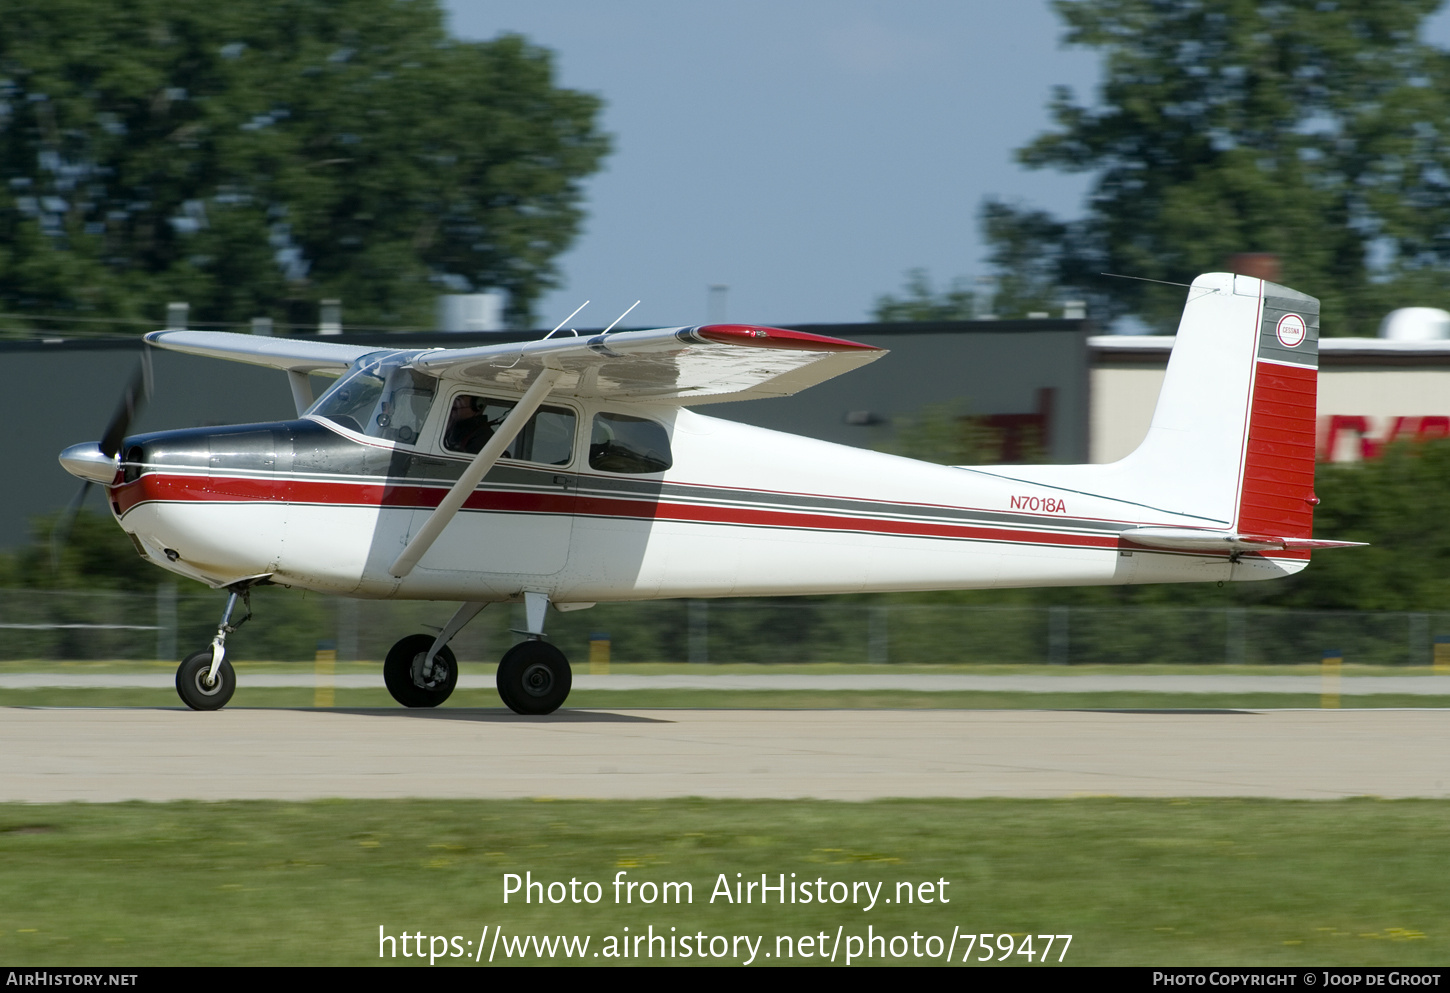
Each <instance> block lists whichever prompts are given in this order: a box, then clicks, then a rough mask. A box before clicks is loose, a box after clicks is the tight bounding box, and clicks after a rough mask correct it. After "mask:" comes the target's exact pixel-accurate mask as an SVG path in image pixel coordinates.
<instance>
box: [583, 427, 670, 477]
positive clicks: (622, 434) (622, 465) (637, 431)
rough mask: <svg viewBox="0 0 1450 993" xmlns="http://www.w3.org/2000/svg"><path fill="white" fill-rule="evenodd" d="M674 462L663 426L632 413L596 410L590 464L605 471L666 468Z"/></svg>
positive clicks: (668, 439) (643, 470)
mask: <svg viewBox="0 0 1450 993" xmlns="http://www.w3.org/2000/svg"><path fill="white" fill-rule="evenodd" d="M673 464H674V460H673V457H672V455H671V453H670V436H669V433H668V432H667V431H665V429H664V426H663V425H662V424H659V423H657V422H655V421H651V420H647V419H645V418H643V417H631V416H630V415H629V414H607V413H604V414H595V415H594V430H593V432H592V434H591V435H590V436H589V467H590V468H591V469H600V470H603V471H604V472H629V473H639V472H664V471H665V470H666V469H668V468H669V467H670V466H671V465H673Z"/></svg>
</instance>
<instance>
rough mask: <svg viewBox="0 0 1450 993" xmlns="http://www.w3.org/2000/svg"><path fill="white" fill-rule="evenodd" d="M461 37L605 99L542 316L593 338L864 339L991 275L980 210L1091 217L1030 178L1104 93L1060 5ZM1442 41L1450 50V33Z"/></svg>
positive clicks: (570, 0) (586, 24)
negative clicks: (923, 296)
mask: <svg viewBox="0 0 1450 993" xmlns="http://www.w3.org/2000/svg"><path fill="white" fill-rule="evenodd" d="M445 7H446V9H447V10H448V11H449V12H450V15H451V21H450V23H451V27H452V29H453V32H454V33H455V34H456V35H458V36H460V37H464V38H469V39H485V38H492V37H495V36H497V35H498V34H500V33H504V32H515V33H519V34H522V35H524V36H526V37H527V38H528V39H529V40H530V41H532V42H534V43H535V44H538V45H542V46H544V47H545V48H548V49H551V50H552V51H553V52H554V53H555V55H556V59H557V62H556V70H557V75H558V80H559V82H560V83H561V84H562V85H565V86H569V87H572V88H575V89H581V90H586V91H589V92H592V93H596V94H598V95H600V96H601V97H603V98H604V100H605V102H606V108H605V111H604V115H603V125H604V128H605V130H607V131H608V132H610V133H611V134H612V135H613V136H614V142H615V151H614V153H613V154H612V155H611V156H610V157H609V159H608V161H607V163H606V166H605V169H604V171H603V172H601V173H600V174H598V175H596V176H595V177H593V178H592V179H590V180H589V181H588V184H587V195H588V202H587V210H588V219H587V221H586V223H585V226H584V230H583V233H582V234H581V236H580V237H579V239H578V240H577V241H576V243H575V246H574V248H573V249H571V250H570V251H569V252H568V253H567V254H566V255H564V256H563V257H562V259H561V268H562V271H563V275H564V286H563V288H562V289H561V290H559V291H556V292H554V293H551V294H550V295H549V296H547V297H546V298H545V299H544V301H543V302H542V304H541V305H540V307H539V308H538V311H539V315H540V320H541V321H543V322H546V323H549V324H552V323H555V322H557V321H559V320H562V319H563V318H564V317H565V316H566V315H567V314H568V313H569V312H570V311H571V310H573V309H574V307H576V306H577V305H578V304H580V303H582V302H583V301H584V300H586V299H589V300H591V301H592V303H591V304H590V306H589V307H588V308H586V310H585V311H584V312H583V313H582V314H581V315H580V316H579V317H578V318H577V319H576V320H575V321H574V322H573V323H574V325H575V326H578V327H581V328H582V327H598V326H602V325H604V324H608V323H609V322H610V321H612V320H613V319H614V318H615V317H616V316H618V314H619V313H620V312H621V311H623V310H624V309H625V308H626V307H628V306H629V305H630V304H631V303H633V302H634V301H635V300H636V299H642V300H643V302H642V303H641V304H640V306H639V308H638V309H637V310H635V311H634V313H632V314H630V315H629V318H628V320H627V322H626V324H627V325H630V326H636V327H638V326H655V327H660V326H670V325H678V324H694V323H699V322H702V321H704V320H706V319H707V318H708V317H709V316H710V315H709V312H708V289H707V288H708V287H709V286H710V285H711V284H725V285H728V286H729V291H728V295H727V297H726V301H727V304H726V306H727V316H728V318H729V319H731V320H739V321H751V322H759V323H767V324H768V323H780V324H792V323H813V322H844V321H860V320H866V319H867V318H868V314H869V312H870V310H871V307H872V305H873V303H874V301H875V298H876V297H877V296H878V295H879V294H881V293H888V292H893V291H895V290H897V289H899V288H900V286H901V284H902V280H903V274H904V272H905V271H906V270H907V269H910V268H912V267H917V266H921V267H925V268H927V269H929V270H930V272H931V274H932V276H933V277H934V278H935V279H936V280H937V282H938V283H939V284H940V283H945V282H946V281H947V280H948V279H950V278H951V277H954V276H977V275H980V274H983V273H985V272H986V271H987V270H986V266H985V265H984V264H983V263H982V254H983V245H982V242H981V239H980V237H979V234H978V228H977V210H978V207H979V205H980V204H981V202H982V200H983V198H984V197H987V196H997V197H1001V198H1004V199H1007V200H1014V201H1021V202H1024V203H1030V204H1032V205H1034V206H1038V207H1043V208H1047V209H1050V210H1052V211H1054V212H1055V213H1058V214H1059V215H1064V216H1074V215H1076V214H1077V213H1078V212H1079V210H1080V206H1081V204H1082V200H1083V195H1084V193H1085V191H1086V190H1087V188H1088V185H1089V182H1090V178H1089V177H1086V176H1066V175H1062V174H1060V173H1055V172H1041V171H1029V170H1025V169H1022V168H1021V167H1019V166H1018V165H1017V164H1016V163H1015V161H1014V160H1013V155H1012V153H1013V150H1014V149H1016V148H1018V147H1020V146H1021V145H1023V144H1025V143H1026V142H1027V141H1029V140H1030V139H1031V138H1032V137H1034V136H1035V135H1037V134H1040V133H1041V132H1042V131H1044V130H1045V129H1047V127H1048V126H1049V123H1050V122H1049V119H1048V115H1047V110H1046V107H1047V102H1048V99H1049V97H1050V95H1051V89H1052V87H1053V86H1054V85H1056V84H1064V85H1068V86H1071V87H1073V88H1074V89H1075V90H1076V91H1077V92H1078V93H1079V94H1085V93H1090V92H1091V91H1092V90H1093V88H1094V87H1095V86H1096V82H1097V78H1098V60H1097V57H1096V55H1095V54H1094V53H1092V52H1089V51H1086V50H1082V49H1068V48H1065V47H1063V46H1062V45H1061V44H1060V42H1059V39H1060V37H1061V35H1062V27H1061V24H1060V22H1059V21H1058V19H1057V17H1056V15H1055V14H1054V13H1053V12H1052V10H1051V8H1050V7H1049V6H1048V4H1047V3H1046V2H1036V0H1019V2H1014V3H1007V2H1002V0H994V2H988V0H896V2H891V3H887V2H879V0H731V2H730V3H699V2H687V0H445ZM1431 36H1432V37H1433V38H1435V40H1437V41H1439V42H1440V43H1441V44H1445V43H1446V41H1447V39H1450V20H1447V18H1446V17H1445V16H1444V15H1441V16H1440V17H1438V18H1437V19H1436V21H1435V23H1434V28H1433V30H1432V32H1431Z"/></svg>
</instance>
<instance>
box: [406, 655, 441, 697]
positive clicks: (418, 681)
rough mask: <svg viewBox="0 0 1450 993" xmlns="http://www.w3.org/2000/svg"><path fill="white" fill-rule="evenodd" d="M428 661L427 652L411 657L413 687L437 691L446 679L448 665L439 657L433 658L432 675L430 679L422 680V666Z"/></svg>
mask: <svg viewBox="0 0 1450 993" xmlns="http://www.w3.org/2000/svg"><path fill="white" fill-rule="evenodd" d="M427 659H428V653H427V652H420V653H418V654H417V655H415V656H413V685H414V686H417V687H418V688H419V689H424V690H432V689H437V688H438V687H439V686H440V685H442V684H443V683H444V682H446V681H447V679H448V663H447V662H444V661H443V659H442V658H441V657H438V656H434V658H433V675H432V676H431V677H430V678H427V679H425V678H423V664H424V662H426V661H427Z"/></svg>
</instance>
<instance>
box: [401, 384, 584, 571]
mask: <svg viewBox="0 0 1450 993" xmlns="http://www.w3.org/2000/svg"><path fill="white" fill-rule="evenodd" d="M561 375H563V373H562V372H561V370H558V369H544V370H542V371H541V372H540V373H539V378H538V379H536V380H534V382H533V384H532V385H530V386H529V388H528V390H527V391H525V393H524V396H523V399H522V400H520V401H519V402H518V404H516V405H515V406H514V409H513V410H511V411H509V412H508V416H507V417H505V418H504V419H503V423H502V424H500V425H499V426H498V430H497V431H495V432H494V433H493V437H492V438H490V439H488V443H487V444H485V445H484V446H483V448H481V449H480V450H479V452H478V454H477V455H475V456H474V457H473V461H472V462H470V463H469V464H468V468H467V469H464V470H463V475H462V476H459V477H458V482H456V483H454V484H453V489H451V490H449V491H448V495H447V496H445V497H444V498H443V501H442V502H441V503H440V504H438V509H437V510H435V511H433V513H432V515H431V516H429V518H428V519H427V520H426V521H424V522H423V526H422V527H421V528H419V529H418V533H417V534H415V535H413V540H412V541H409V542H408V547H406V548H404V549H403V551H402V553H401V554H400V555H399V556H398V558H397V560H396V561H395V562H394V563H393V564H392V566H391V567H390V568H389V569H388V572H390V573H392V574H393V575H394V576H396V577H397V578H399V579H402V578H403V577H404V576H406V575H407V574H408V573H410V572H412V571H413V567H414V566H415V565H417V564H418V560H419V559H421V558H422V557H423V555H424V553H425V552H427V551H428V549H429V548H431V547H432V545H433V542H434V541H436V540H437V539H438V536H439V535H440V534H442V533H443V529H444V528H445V527H447V526H448V522H449V521H451V520H453V515H454V514H456V513H458V509H459V508H460V507H462V506H463V501H465V500H467V499H468V497H469V494H471V493H472V492H473V489H474V487H476V486H477V485H478V484H479V483H480V482H482V481H483V477H484V476H486V475H488V470H490V469H492V468H493V466H494V463H495V462H497V461H498V460H499V457H500V456H501V455H503V450H504V449H505V448H507V447H508V445H509V442H511V441H513V440H514V437H515V436H516V435H517V434H518V433H519V432H520V431H522V430H523V427H524V425H525V424H527V423H528V422H529V418H530V417H533V416H534V411H536V410H538V409H539V406H540V405H541V404H543V402H544V398H545V397H547V396H548V395H549V390H551V389H552V388H553V386H554V381H555V380H557V379H558V378H559V377H560V376H561Z"/></svg>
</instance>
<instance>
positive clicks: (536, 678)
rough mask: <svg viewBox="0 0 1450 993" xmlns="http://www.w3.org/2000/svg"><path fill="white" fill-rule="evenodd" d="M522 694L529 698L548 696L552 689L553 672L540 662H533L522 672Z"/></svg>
mask: <svg viewBox="0 0 1450 993" xmlns="http://www.w3.org/2000/svg"><path fill="white" fill-rule="evenodd" d="M522 682H523V686H524V692H525V693H527V694H528V695H529V696H548V694H549V691H550V690H552V689H553V688H554V672H553V670H552V669H550V668H549V667H548V666H546V665H544V664H543V663H541V662H535V663H534V664H533V665H531V666H529V667H528V668H527V669H525V670H524V677H523V680H522Z"/></svg>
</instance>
